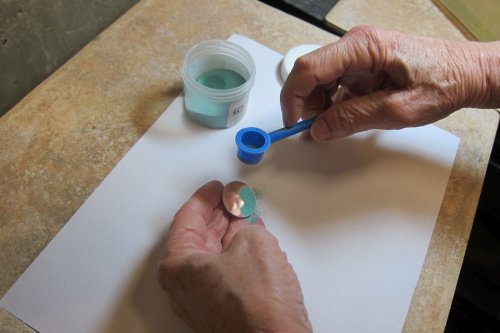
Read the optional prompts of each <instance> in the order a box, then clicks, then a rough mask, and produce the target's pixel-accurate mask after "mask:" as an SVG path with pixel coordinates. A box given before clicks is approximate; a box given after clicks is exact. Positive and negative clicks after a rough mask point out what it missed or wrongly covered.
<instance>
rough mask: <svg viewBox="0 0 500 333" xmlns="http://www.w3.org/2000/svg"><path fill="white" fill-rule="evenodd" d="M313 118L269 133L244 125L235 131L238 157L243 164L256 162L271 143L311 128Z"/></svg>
mask: <svg viewBox="0 0 500 333" xmlns="http://www.w3.org/2000/svg"><path fill="white" fill-rule="evenodd" d="M314 120H315V118H310V119H306V120H303V121H301V122H298V123H297V124H295V126H293V127H284V128H281V129H279V130H276V131H274V132H271V133H267V132H266V131H264V130H262V129H260V128H258V127H245V128H242V129H240V130H239V131H238V133H236V145H237V146H238V159H239V160H240V161H242V162H243V163H245V164H257V163H259V162H260V161H261V160H262V156H264V153H265V152H266V151H267V150H268V149H269V147H270V146H271V144H272V143H274V142H276V141H279V140H281V139H284V138H287V137H289V136H291V135H294V134H297V133H300V132H303V131H305V130H307V129H309V128H311V126H312V124H313V123H314Z"/></svg>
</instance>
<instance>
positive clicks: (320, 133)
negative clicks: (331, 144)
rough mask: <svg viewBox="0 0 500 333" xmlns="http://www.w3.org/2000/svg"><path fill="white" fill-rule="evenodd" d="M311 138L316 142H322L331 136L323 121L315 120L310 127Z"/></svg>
mask: <svg viewBox="0 0 500 333" xmlns="http://www.w3.org/2000/svg"><path fill="white" fill-rule="evenodd" d="M311 136H312V137H313V139H314V140H316V141H323V140H326V139H329V138H330V137H331V136H332V133H331V132H330V127H328V124H327V123H326V121H325V120H324V119H317V120H316V121H315V122H314V124H313V125H312V127H311Z"/></svg>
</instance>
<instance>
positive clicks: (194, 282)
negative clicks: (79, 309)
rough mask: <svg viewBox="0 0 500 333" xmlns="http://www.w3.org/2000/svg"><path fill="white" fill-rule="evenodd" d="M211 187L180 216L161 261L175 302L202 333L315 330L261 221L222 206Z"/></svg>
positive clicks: (218, 191) (217, 189)
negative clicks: (251, 220)
mask: <svg viewBox="0 0 500 333" xmlns="http://www.w3.org/2000/svg"><path fill="white" fill-rule="evenodd" d="M222 189H223V186H222V184H221V183H219V182H216V181H213V182H210V183H207V184H206V185H204V186H203V187H201V188H200V189H198V191H196V192H195V193H194V194H193V196H192V197H191V198H190V199H189V200H188V201H187V202H186V203H185V204H184V205H183V206H182V208H181V209H180V210H179V211H178V213H177V214H176V215H175V217H174V220H173V222H172V225H171V227H170V230H169V233H168V235H167V239H166V242H165V246H164V249H163V251H162V254H161V256H160V258H159V259H158V263H157V268H156V272H157V278H158V280H159V282H160V283H161V285H162V287H163V288H164V289H165V291H166V292H167V294H168V296H169V299H170V303H171V305H172V308H173V310H174V312H175V313H177V314H178V315H179V316H180V317H181V318H182V319H183V320H184V321H185V322H186V323H188V324H189V325H190V326H191V327H192V328H193V329H195V330H196V331H197V332H310V331H311V326H310V323H309V320H308V317H307V312H306V309H305V307H304V302H303V297H302V292H301V289H300V285H299V282H298V280H297V277H296V275H295V272H294V271H293V269H292V266H291V265H290V264H289V263H288V261H287V257H286V255H285V253H284V252H283V251H282V250H281V249H280V247H279V245H278V241H277V240H276V238H275V237H274V236H273V235H272V234H271V233H269V232H268V231H267V230H266V228H265V226H264V224H263V222H262V220H260V219H259V220H258V221H257V224H254V225H250V224H249V223H248V222H247V221H245V220H240V219H236V218H234V217H230V216H229V215H228V214H227V213H226V212H225V211H224V209H223V208H222V205H221V196H222Z"/></svg>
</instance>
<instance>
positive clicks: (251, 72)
mask: <svg viewBox="0 0 500 333" xmlns="http://www.w3.org/2000/svg"><path fill="white" fill-rule="evenodd" d="M182 80H183V83H184V105H185V107H186V111H187V114H188V116H189V118H191V119H192V120H193V121H195V122H196V123H198V124H200V125H202V126H204V127H208V128H228V127H231V126H233V125H234V124H236V123H237V122H238V121H240V120H241V119H242V118H243V116H244V114H245V111H246V108H247V103H248V97H249V96H250V90H251V89H252V86H253V83H254V81H255V62H254V61H253V58H252V56H251V55H250V53H248V52H247V51H246V50H245V49H244V48H242V47H241V46H239V45H238V44H235V43H233V42H229V41H226V40H208V41H204V42H201V43H199V44H196V45H195V46H193V47H192V48H191V49H190V50H189V51H188V53H187V54H186V56H185V58H184V64H183V66H182Z"/></svg>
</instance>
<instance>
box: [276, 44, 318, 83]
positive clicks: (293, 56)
mask: <svg viewBox="0 0 500 333" xmlns="http://www.w3.org/2000/svg"><path fill="white" fill-rule="evenodd" d="M320 47H321V46H319V45H315V44H302V45H297V46H295V47H294V48H292V49H290V50H289V51H288V52H287V53H286V54H285V57H284V58H283V60H282V61H281V78H282V79H283V82H285V81H286V79H287V77H288V74H290V72H291V71H292V68H293V64H295V60H297V59H298V58H300V57H301V56H303V55H304V54H307V53H309V52H312V51H314V50H317V49H319V48H320Z"/></svg>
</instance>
